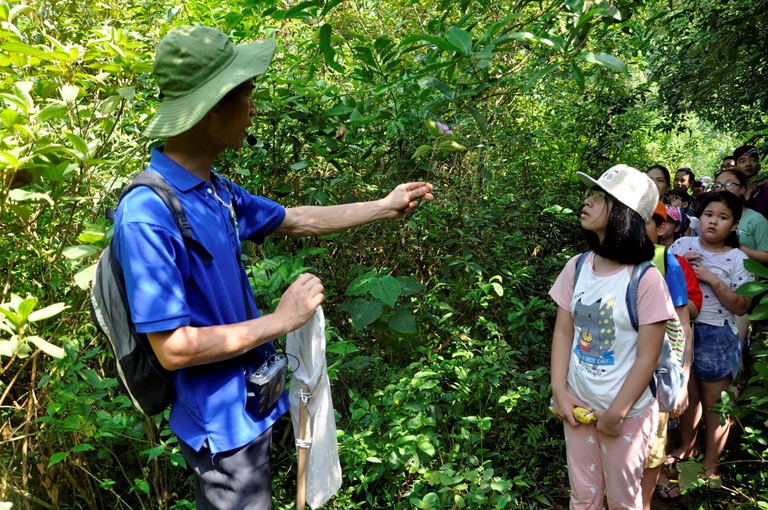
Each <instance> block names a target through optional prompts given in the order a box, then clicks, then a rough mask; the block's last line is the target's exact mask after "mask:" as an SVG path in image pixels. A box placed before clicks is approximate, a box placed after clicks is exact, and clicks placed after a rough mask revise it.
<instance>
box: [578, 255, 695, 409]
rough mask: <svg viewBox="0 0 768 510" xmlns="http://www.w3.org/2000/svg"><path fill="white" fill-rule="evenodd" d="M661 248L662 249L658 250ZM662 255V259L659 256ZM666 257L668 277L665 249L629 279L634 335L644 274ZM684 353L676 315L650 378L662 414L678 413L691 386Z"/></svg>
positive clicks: (629, 309) (628, 300)
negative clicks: (679, 406)
mask: <svg viewBox="0 0 768 510" xmlns="http://www.w3.org/2000/svg"><path fill="white" fill-rule="evenodd" d="M658 248H663V249H662V250H659V249H658ZM660 252H661V255H660V254H659V253H660ZM588 253H589V252H586V253H582V254H581V255H579V258H578V259H577V260H576V272H575V273H574V277H573V287H574V289H575V288H576V282H577V281H578V279H579V273H580V272H581V268H582V267H583V266H584V261H585V259H586V257H587V255H588ZM662 255H663V257H664V259H663V264H659V265H660V266H661V267H658V269H659V271H660V272H662V271H663V272H662V276H663V275H664V274H665V273H666V269H667V267H666V266H667V261H666V256H667V251H666V247H663V246H662V247H657V250H656V253H655V254H654V260H653V262H650V261H646V262H642V263H640V264H636V265H635V267H634V268H633V269H632V275H631V276H630V279H629V285H628V286H627V294H626V305H627V312H628V314H629V320H630V322H631V323H632V327H633V328H634V329H635V331H638V329H639V327H640V326H639V324H638V318H637V292H638V288H639V286H640V279H641V278H642V277H643V275H644V274H645V272H646V271H647V270H648V269H650V268H651V267H653V266H654V264H658V263H659V260H658V259H659V258H660V256H662ZM684 349H685V330H684V329H683V325H682V323H681V322H680V319H679V318H678V317H677V314H675V318H674V319H670V320H668V321H667V329H666V331H665V333H664V342H663V344H662V346H661V357H660V358H659V364H658V365H657V366H656V370H655V371H654V373H653V378H651V382H650V385H649V386H650V388H651V392H652V393H653V396H654V397H656V400H658V402H659V411H661V412H663V413H669V412H672V411H674V410H675V408H676V407H677V404H678V400H679V396H680V392H681V390H682V389H683V388H685V386H686V384H688V380H687V379H686V377H685V372H684V371H683V363H684V359H683V351H684Z"/></svg>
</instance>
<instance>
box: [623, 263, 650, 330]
mask: <svg viewBox="0 0 768 510" xmlns="http://www.w3.org/2000/svg"><path fill="white" fill-rule="evenodd" d="M652 267H653V263H652V262H651V261H646V262H641V263H640V264H635V267H633V268H632V276H630V278H629V285H627V295H626V303H627V312H628V313H629V321H630V322H631V323H632V327H633V328H635V331H638V330H639V329H640V324H639V319H638V317H637V293H638V289H639V287H640V279H641V278H642V277H643V275H644V274H645V273H646V271H648V270H649V269H650V268H652Z"/></svg>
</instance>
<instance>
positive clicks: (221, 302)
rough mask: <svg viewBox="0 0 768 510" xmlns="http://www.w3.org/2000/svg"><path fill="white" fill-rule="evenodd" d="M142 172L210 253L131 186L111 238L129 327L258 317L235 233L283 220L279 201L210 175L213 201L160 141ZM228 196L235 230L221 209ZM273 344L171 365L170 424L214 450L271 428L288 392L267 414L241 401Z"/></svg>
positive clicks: (249, 235)
mask: <svg viewBox="0 0 768 510" xmlns="http://www.w3.org/2000/svg"><path fill="white" fill-rule="evenodd" d="M147 170H148V171H152V172H157V173H159V174H160V175H162V176H163V177H164V178H165V179H166V180H167V181H168V182H169V183H170V184H171V186H172V187H173V188H174V190H175V191H176V194H177V195H178V197H179V200H180V201H181V204H182V207H183V208H184V213H185V214H186V216H187V219H188V221H189V224H190V227H191V229H192V234H193V236H194V238H195V240H197V241H198V242H200V243H201V244H202V245H203V246H204V247H205V248H206V249H207V250H208V252H209V253H210V254H211V255H212V256H213V261H212V262H210V263H208V264H206V263H205V262H204V261H203V260H202V259H201V258H200V256H199V255H198V254H197V253H196V252H195V251H194V250H188V249H187V247H186V246H185V245H184V241H183V239H182V237H181V233H180V232H179V230H178V228H177V227H176V224H175V223H174V221H173V217H172V215H171V213H170V211H169V210H168V208H167V207H166V206H165V204H163V202H162V200H161V199H160V198H159V197H158V196H157V195H156V194H155V193H154V192H153V191H152V190H151V189H149V188H147V187H139V188H136V189H135V190H133V191H131V192H130V193H129V194H128V195H127V196H126V197H125V198H124V199H123V200H122V201H121V202H120V205H119V207H118V209H117V215H116V218H115V237H114V241H115V243H114V246H115V253H116V255H117V257H118V260H119V261H120V264H121V266H122V268H123V272H124V273H125V283H126V290H127V294H128V301H129V303H130V308H131V317H132V318H133V321H134V323H135V325H136V329H137V330H138V331H139V332H141V333H152V332H161V331H170V330H173V329H176V328H179V327H183V326H195V327H204V326H216V325H223V324H235V323H239V322H243V321H245V320H247V318H248V315H247V311H246V306H249V307H250V308H251V310H252V316H253V317H258V316H259V312H258V310H257V308H256V302H255V300H254V298H253V292H252V290H251V287H250V284H249V282H248V279H247V277H246V275H245V270H244V268H243V266H242V263H241V262H240V241H241V240H245V239H249V240H251V241H254V242H256V243H260V242H262V241H263V240H264V238H265V237H266V236H268V235H269V234H271V233H272V232H274V231H275V229H277V228H278V227H279V226H280V224H281V223H282V222H283V219H284V218H285V209H284V208H283V207H282V206H280V205H279V204H277V203H275V202H273V201H271V200H268V199H266V198H263V197H258V196H254V195H251V194H249V193H248V192H246V191H245V190H244V189H243V188H241V187H240V186H237V185H235V184H231V183H230V185H229V186H230V189H231V190H232V194H231V195H230V193H229V191H228V190H227V187H226V186H224V185H223V183H222V182H221V181H220V180H222V179H223V177H221V176H219V175H218V174H215V173H214V174H212V181H213V183H214V184H216V192H217V193H218V196H219V198H220V199H221V200H219V199H217V198H216V196H215V194H214V189H213V186H212V184H211V182H207V181H204V180H202V179H200V178H198V177H196V176H194V175H192V174H191V173H189V172H188V171H187V170H186V169H184V168H183V167H182V166H181V165H179V164H177V163H176V162H175V161H173V160H172V159H170V158H168V157H167V156H165V155H164V154H163V152H162V147H158V148H155V149H153V150H152V157H151V161H150V165H149V167H148V168H147ZM232 196H234V201H235V211H236V215H237V220H238V221H237V230H236V229H235V226H234V225H233V222H232V219H231V216H230V212H229V208H228V207H227V204H229V203H230V201H231V199H232ZM243 284H244V285H245V286H246V288H247V289H248V292H247V298H246V295H245V293H244V292H243V287H242V285H243ZM273 352H274V346H273V345H272V344H271V343H268V344H266V345H265V346H262V347H259V348H257V349H254V350H252V351H250V352H248V353H246V354H244V355H241V356H238V357H236V358H233V359H230V360H226V361H222V362H218V363H211V364H207V365H201V366H196V367H190V368H184V369H181V370H177V371H176V372H175V376H174V377H175V383H176V390H177V396H176V400H175V402H174V404H173V407H172V408H171V418H170V426H171V430H173V432H174V433H175V434H176V435H177V436H178V437H179V438H180V439H181V440H182V441H184V442H185V443H187V444H188V445H189V446H191V447H192V448H194V449H195V450H198V451H199V450H200V448H201V447H202V446H203V444H204V443H205V441H206V440H207V442H208V447H209V448H210V449H211V452H212V453H214V454H215V453H218V452H222V451H229V450H232V449H235V448H239V447H241V446H244V445H246V444H248V443H250V442H251V441H253V440H254V439H255V438H256V437H258V436H259V435H261V434H262V433H263V432H265V431H266V430H268V429H269V428H270V427H271V426H272V425H273V424H274V422H275V421H276V420H277V419H278V418H279V417H280V416H281V415H283V414H284V413H286V412H287V411H288V408H289V402H288V395H287V393H286V394H284V395H283V396H282V398H281V399H280V400H279V402H278V403H277V405H276V406H275V407H274V408H273V409H272V410H271V411H270V412H269V413H266V414H265V415H264V416H252V415H251V414H250V413H248V412H247V411H246V409H245V401H246V389H245V376H244V373H245V372H251V371H253V369H255V368H256V367H257V366H259V365H260V364H261V362H262V359H263V358H264V357H265V356H269V355H270V354H271V353H273Z"/></svg>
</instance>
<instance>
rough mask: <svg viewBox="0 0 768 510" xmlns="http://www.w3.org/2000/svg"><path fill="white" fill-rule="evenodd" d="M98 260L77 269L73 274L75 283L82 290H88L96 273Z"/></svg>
mask: <svg viewBox="0 0 768 510" xmlns="http://www.w3.org/2000/svg"><path fill="white" fill-rule="evenodd" d="M97 265H98V262H94V263H93V264H91V265H90V266H88V267H86V268H85V269H82V270H80V271H78V273H77V274H76V275H75V278H74V279H75V284H76V285H77V286H78V287H80V288H81V289H83V290H88V289H89V288H90V287H91V281H92V280H93V276H94V275H95V274H96V266H97Z"/></svg>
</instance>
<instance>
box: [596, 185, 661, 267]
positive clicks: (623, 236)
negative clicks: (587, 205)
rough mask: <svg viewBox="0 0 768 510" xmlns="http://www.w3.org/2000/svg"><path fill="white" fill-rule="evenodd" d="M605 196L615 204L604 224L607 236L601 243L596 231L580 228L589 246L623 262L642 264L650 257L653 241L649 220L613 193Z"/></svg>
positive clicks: (603, 254)
mask: <svg viewBox="0 0 768 510" xmlns="http://www.w3.org/2000/svg"><path fill="white" fill-rule="evenodd" d="M605 199H606V200H608V201H609V203H610V204H612V207H611V212H610V213H609V215H608V224H607V225H606V227H605V239H603V243H602V244H600V239H599V238H598V237H597V234H596V233H594V232H591V231H589V230H585V229H583V228H582V229H581V231H582V232H583V233H584V238H585V239H586V240H587V244H588V245H589V249H590V250H592V251H593V252H595V253H596V254H597V255H600V256H601V257H604V258H606V259H609V260H615V261H616V262H619V263H621V264H639V263H641V262H645V261H646V260H651V259H652V258H653V254H654V247H653V242H652V241H651V239H650V238H649V237H648V231H647V230H646V229H645V226H646V223H647V222H645V221H643V218H641V217H640V215H639V214H637V213H636V212H635V211H633V210H632V209H630V208H629V207H627V206H626V205H624V204H622V203H621V202H619V201H618V200H615V199H614V198H613V197H611V196H610V195H606V196H605Z"/></svg>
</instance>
